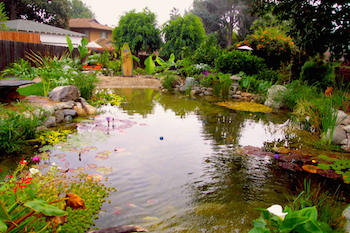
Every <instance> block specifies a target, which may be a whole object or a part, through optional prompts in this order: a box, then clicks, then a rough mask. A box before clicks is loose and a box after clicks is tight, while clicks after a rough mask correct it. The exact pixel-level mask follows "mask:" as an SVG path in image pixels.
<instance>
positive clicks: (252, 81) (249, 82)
mask: <svg viewBox="0 0 350 233" xmlns="http://www.w3.org/2000/svg"><path fill="white" fill-rule="evenodd" d="M259 74H260V73H259ZM259 74H255V75H246V74H245V73H244V72H240V73H239V76H240V77H241V78H242V79H241V80H240V82H239V85H240V87H241V89H242V90H244V91H245V92H254V93H259V94H262V95H266V93H267V90H268V89H269V88H270V87H271V86H272V81H271V80H263V79H259V78H260V76H259Z"/></svg>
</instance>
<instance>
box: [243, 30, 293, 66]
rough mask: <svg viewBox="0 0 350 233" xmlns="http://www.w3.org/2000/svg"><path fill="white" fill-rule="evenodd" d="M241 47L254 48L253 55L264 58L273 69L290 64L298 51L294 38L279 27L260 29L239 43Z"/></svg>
mask: <svg viewBox="0 0 350 233" xmlns="http://www.w3.org/2000/svg"><path fill="white" fill-rule="evenodd" d="M241 45H248V46H250V47H252V48H253V54H255V55H257V56H259V57H262V58H264V59H265V61H266V64H267V65H268V66H269V67H271V68H273V69H278V68H279V67H280V65H281V64H283V63H288V62H289V61H290V60H291V58H292V54H293V53H294V51H295V49H296V48H295V45H294V42H293V41H292V38H290V37H289V36H286V35H285V34H284V33H283V32H282V31H281V30H279V29H278V28H277V27H267V28H264V29H263V28H259V29H257V30H255V31H254V33H253V34H251V35H248V36H247V37H246V39H245V40H244V41H241V42H239V43H238V44H237V47H238V46H241Z"/></svg>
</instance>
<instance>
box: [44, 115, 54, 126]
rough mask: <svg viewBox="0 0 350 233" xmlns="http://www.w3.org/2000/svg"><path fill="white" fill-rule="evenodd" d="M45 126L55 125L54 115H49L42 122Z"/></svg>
mask: <svg viewBox="0 0 350 233" xmlns="http://www.w3.org/2000/svg"><path fill="white" fill-rule="evenodd" d="M43 125H44V126H45V127H47V128H50V127H54V126H56V117H54V116H49V117H48V118H47V119H46V121H45V122H44V124H43Z"/></svg>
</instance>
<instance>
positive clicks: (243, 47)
mask: <svg viewBox="0 0 350 233" xmlns="http://www.w3.org/2000/svg"><path fill="white" fill-rule="evenodd" d="M237 49H241V50H253V49H252V48H251V47H249V46H246V45H243V46H240V47H238V48H237Z"/></svg>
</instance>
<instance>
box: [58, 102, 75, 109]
mask: <svg viewBox="0 0 350 233" xmlns="http://www.w3.org/2000/svg"><path fill="white" fill-rule="evenodd" d="M73 106H74V101H67V102H62V103H58V104H55V108H56V110H60V109H71V108H73Z"/></svg>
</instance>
